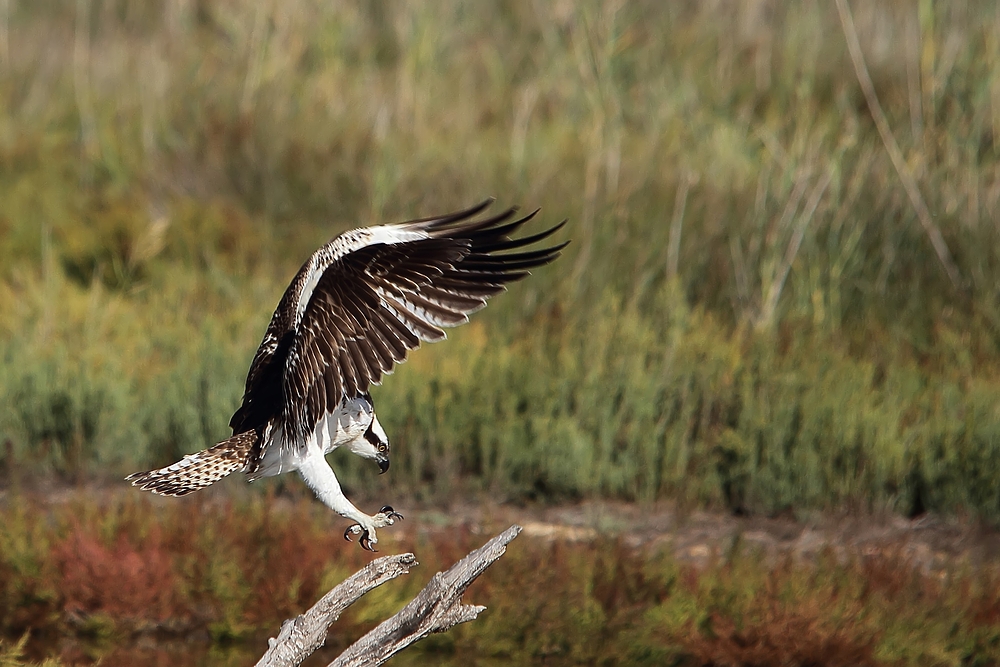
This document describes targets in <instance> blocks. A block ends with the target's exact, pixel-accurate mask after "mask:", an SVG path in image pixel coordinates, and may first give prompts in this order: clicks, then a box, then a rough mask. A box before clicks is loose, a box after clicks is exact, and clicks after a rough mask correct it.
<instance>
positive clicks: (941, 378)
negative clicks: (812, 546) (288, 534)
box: [0, 0, 1000, 609]
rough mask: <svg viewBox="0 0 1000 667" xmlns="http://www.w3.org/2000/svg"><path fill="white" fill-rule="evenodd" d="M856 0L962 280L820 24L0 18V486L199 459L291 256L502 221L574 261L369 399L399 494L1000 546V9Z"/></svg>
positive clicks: (562, 17)
mask: <svg viewBox="0 0 1000 667" xmlns="http://www.w3.org/2000/svg"><path fill="white" fill-rule="evenodd" d="M857 4H858V6H857V7H856V8H855V19H856V22H857V25H858V30H859V33H860V36H861V41H862V45H863V47H864V50H865V53H866V55H867V58H868V66H869V68H870V70H871V74H872V77H873V79H874V80H875V83H876V87H877V89H878V93H879V96H880V99H881V104H882V106H883V108H884V109H885V112H886V114H887V117H888V121H889V125H890V127H891V128H892V131H893V133H894V134H895V137H896V140H897V141H898V143H899V144H900V146H901V148H902V150H903V153H904V157H905V159H906V161H907V165H908V168H909V169H910V170H911V171H912V173H913V175H914V177H915V178H916V181H917V184H918V186H919V188H920V191H921V193H922V196H923V198H924V199H925V200H926V202H927V206H928V207H929V209H930V211H931V212H932V213H933V215H934V217H933V223H934V224H936V225H937V226H938V227H939V228H940V231H941V233H942V234H943V238H944V240H945V242H946V243H947V245H948V248H949V250H950V253H951V255H952V256H953V257H954V261H955V263H956V265H957V267H958V270H959V273H960V275H961V280H962V282H961V285H959V286H955V285H953V284H952V283H951V281H950V280H949V278H948V276H947V274H946V272H945V271H944V269H943V267H942V264H941V262H940V261H939V259H938V255H937V254H936V253H935V251H934V248H933V246H932V244H931V242H930V240H929V239H928V235H927V233H926V232H925V230H924V228H923V227H922V226H921V224H920V223H919V221H918V218H917V216H916V214H915V212H914V208H913V206H912V204H911V202H910V200H909V199H908V197H907V195H906V193H905V192H904V189H903V187H902V186H901V184H900V179H899V177H898V175H897V173H896V172H895V170H894V168H893V166H892V163H891V161H890V160H889V158H888V156H887V154H886V150H885V148H884V146H883V144H882V142H881V140H880V138H879V135H878V133H877V132H876V130H875V126H874V123H873V122H872V119H871V116H870V114H869V111H868V108H867V106H866V104H865V101H864V98H863V97H862V95H861V93H860V89H859V87H858V85H857V81H856V77H855V75H854V71H853V69H852V67H851V64H850V61H849V59H848V57H847V54H846V51H845V47H844V43H845V42H844V38H843V34H842V33H841V30H840V23H839V21H838V19H837V15H836V12H835V10H834V8H833V6H832V5H829V4H828V3H797V2H779V3H766V2H763V1H761V2H744V3H658V2H633V3H613V2H583V3H499V4H495V5H484V4H482V3H468V2H465V3H463V2H459V3H448V4H446V5H437V4H428V3H399V4H393V5H392V6H391V7H390V6H382V5H378V4H376V5H371V6H366V7H368V8H366V9H360V8H355V7H353V6H350V5H347V6H344V5H337V4H334V5H330V4H328V3H313V2H306V1H305V0H292V1H291V2H284V3H280V4H274V3H272V4H268V3H227V2H198V3H179V2H172V1H168V2H142V3H140V2H112V1H110V0H107V1H99V0H81V1H80V2H77V3H76V5H75V6H76V7H77V8H78V9H79V13H74V11H72V9H71V6H70V5H66V4H65V3H47V2H31V3H15V4H14V5H13V6H12V8H11V10H10V12H9V14H6V15H4V16H3V17H0V20H2V23H3V25H2V31H0V32H2V36H3V38H2V39H0V64H2V66H0V202H2V204H0V341H2V344H0V404H2V405H4V406H5V409H4V410H2V411H0V457H2V458H0V465H2V467H3V469H4V470H5V471H6V474H8V475H18V474H38V475H41V474H49V473H56V474H59V475H61V476H63V477H64V478H65V479H69V480H78V479H81V478H83V477H85V476H92V475H107V476H110V477H117V476H119V475H121V474H124V473H127V472H130V471H133V470H136V469H138V468H140V467H144V466H152V465H159V464H164V463H166V462H168V461H170V460H172V459H174V458H175V457H178V456H180V455H181V454H183V453H185V452H189V451H193V450H195V449H199V448H202V447H204V446H206V445H207V444H209V443H211V442H213V441H216V440H218V439H221V438H223V437H225V436H226V435H227V429H226V423H227V422H228V418H229V416H230V414H231V413H232V411H233V410H234V409H235V407H236V406H237V404H238V401H239V398H240V396H241V393H242V382H243V378H244V373H245V371H246V368H247V366H248V365H249V361H250V358H251V356H252V354H253V351H254V350H255V347H256V345H257V343H258V341H259V339H260V336H261V334H262V332H263V329H264V326H265V324H266V322H267V319H268V317H269V316H270V312H271V311H270V309H271V308H272V307H273V306H274V304H276V303H277V300H278V298H279V296H280V294H281V291H282V290H283V289H284V287H285V285H286V284H287V281H288V280H289V278H290V276H291V275H292V274H293V273H294V271H295V270H296V268H297V267H298V265H299V263H300V262H302V261H303V260H304V259H305V258H306V257H307V256H308V254H309V253H310V252H311V251H312V250H313V249H315V248H316V247H317V246H318V245H319V244H321V243H323V242H324V241H326V240H327V239H328V238H329V237H331V236H332V235H334V234H335V233H337V232H339V231H342V230H343V229H345V228H347V227H350V226H354V225H358V224H367V223H372V222H378V221H385V220H397V219H406V218H408V217H414V216H419V215H426V214H430V213H436V212H441V211H444V210H450V209H455V208H459V207H462V206H466V205H469V204H471V203H473V202H476V201H478V200H480V199H482V198H483V197H484V196H486V195H491V194H494V195H499V197H500V200H501V202H500V205H508V204H512V203H522V204H524V205H526V206H530V207H534V206H541V207H542V209H543V214H542V218H543V221H544V222H554V221H556V220H558V219H560V218H562V217H568V218H569V219H570V221H571V224H570V225H569V226H568V227H567V232H566V235H567V236H569V237H571V238H572V239H573V244H572V245H571V246H570V248H569V249H568V251H567V252H566V254H565V256H564V257H563V258H562V259H561V260H559V261H558V262H557V263H556V264H554V265H552V266H550V267H546V268H545V269H544V270H540V271H537V272H536V275H535V276H533V277H532V278H531V279H530V280H528V281H526V282H524V283H522V284H519V285H518V286H516V287H515V288H514V289H512V290H511V293H510V294H507V295H504V296H502V297H499V298H497V299H496V300H495V302H494V303H493V305H492V306H491V307H490V308H488V309H487V310H486V311H484V312H483V313H481V314H479V315H477V316H476V320H475V322H474V323H473V324H472V325H470V326H467V327H465V328H463V329H459V330H456V331H455V332H454V334H453V335H452V340H451V341H450V342H449V343H447V344H445V345H439V346H432V347H429V348H425V349H423V350H421V351H419V352H417V353H415V354H414V356H413V359H412V361H411V362H410V363H408V364H406V365H405V366H403V367H401V368H400V369H399V370H398V371H397V373H396V375H395V376H394V377H392V378H391V379H390V381H389V382H387V383H386V385H385V387H384V388H380V389H377V391H376V399H377V401H378V403H379V407H380V414H381V415H383V416H384V417H383V423H384V424H385V426H386V428H387V430H388V431H389V433H390V436H391V437H392V438H393V440H394V442H395V443H396V447H395V449H394V452H395V461H394V463H393V468H392V475H391V476H392V485H393V490H394V493H403V492H408V493H412V494H415V495H418V496H422V497H424V498H442V497H447V496H449V495H451V494H453V493H455V492H456V491H461V492H462V493H463V494H472V495H474V494H475V493H483V494H485V493H489V494H490V495H491V496H492V497H494V498H498V499H505V498H506V499H529V498H541V499H560V498H577V497H584V496H598V495H600V496H612V497H620V498H626V499H652V498H663V497H668V498H673V499H677V500H678V501H680V502H682V503H685V504H689V505H709V506H714V507H722V508H730V509H733V510H738V511H747V512H765V513H766V512H777V511H786V510H789V509H791V510H794V511H799V510H809V509H815V508H820V509H822V508H829V507H840V506H848V507H854V508H889V509H892V510H894V511H900V512H904V513H906V512H919V511H921V510H923V509H932V510H941V511H962V512H971V513H974V514H976V515H978V516H980V517H982V518H984V519H987V520H989V521H991V522H997V521H1000V491H998V488H1000V485H998V483H997V482H998V480H1000V437H998V436H1000V418H998V416H1000V399H998V396H1000V383H998V381H997V380H996V371H997V369H998V366H1000V364H998V359H1000V298H998V297H1000V280H998V278H1000V262H998V253H997V250H996V249H997V247H998V240H1000V239H998V237H1000V231H998V230H1000V228H998V226H997V224H996V220H997V219H998V212H1000V211H998V206H1000V180H998V178H997V174H998V173H1000V148H998V146H997V144H996V141H995V138H996V137H997V136H1000V87H998V84H997V82H998V81H1000V40H998V39H997V35H998V34H1000V16H998V13H997V12H998V10H997V8H996V6H995V4H994V3H989V2H952V3H931V2H919V3H917V4H916V5H913V4H911V3H905V2H896V3H857ZM351 458H353V457H344V458H342V459H341V460H340V461H339V463H338V466H339V467H338V470H343V471H344V473H343V474H344V476H345V479H346V481H347V484H348V485H350V486H355V487H356V486H358V485H360V484H361V482H362V481H364V482H366V483H368V482H369V481H370V480H371V479H374V471H373V470H371V469H370V468H371V466H370V465H365V463H364V462H362V461H355V460H349V459H351ZM220 576H221V575H220ZM234 604H235V603H234ZM236 608H240V609H241V608H242V607H239V606H238V605H237V607H236Z"/></svg>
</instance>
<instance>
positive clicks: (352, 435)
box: [250, 398, 373, 481]
mask: <svg viewBox="0 0 1000 667" xmlns="http://www.w3.org/2000/svg"><path fill="white" fill-rule="evenodd" d="M372 413H373V409H372V404H371V403H369V402H368V401H367V400H366V399H364V398H353V399H350V400H347V401H344V402H343V403H341V405H340V409H339V410H337V411H335V412H328V413H326V414H325V415H324V416H323V417H322V418H321V419H320V420H319V421H318V422H316V427H315V428H314V429H313V431H312V433H310V434H309V436H308V437H307V438H306V441H305V442H286V441H285V439H284V433H283V429H280V428H270V427H269V428H268V429H267V430H266V431H265V433H264V438H265V441H266V443H267V444H266V445H265V450H264V457H263V459H261V462H260V467H259V468H258V469H257V471H256V472H255V473H253V474H252V475H251V476H250V480H251V481H253V480H255V479H259V478H261V477H273V476H274V475H280V474H282V473H286V472H291V471H292V470H297V469H298V467H299V466H300V465H301V464H302V462H303V461H304V460H305V459H306V457H307V456H309V454H310V452H311V453H312V454H313V455H315V454H316V453H317V452H322V453H323V455H326V454H329V453H330V452H332V451H333V450H335V449H336V448H337V447H340V446H342V445H346V444H347V443H349V442H351V441H352V440H355V439H356V438H360V437H361V436H362V435H364V432H365V431H367V430H368V427H369V426H370V425H371V422H372Z"/></svg>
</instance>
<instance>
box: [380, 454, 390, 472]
mask: <svg viewBox="0 0 1000 667" xmlns="http://www.w3.org/2000/svg"><path fill="white" fill-rule="evenodd" d="M378 469H379V473H378V474H380V475H382V474H384V473H385V471H386V470H388V469H389V458H388V457H386V458H384V459H379V460H378Z"/></svg>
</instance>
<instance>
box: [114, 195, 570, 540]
mask: <svg viewBox="0 0 1000 667" xmlns="http://www.w3.org/2000/svg"><path fill="white" fill-rule="evenodd" d="M492 201H493V200H492V199H490V200H487V201H485V202H483V203H481V204H478V205H476V206H473V207H472V208H470V209H468V210H465V211H460V212H457V213H452V214H449V215H443V216H439V217H434V218H425V219H421V220H413V221H410V222H403V223H398V224H390V225H379V226H376V227H365V228H360V229H355V230H352V231H349V232H345V233H344V234H341V235H340V236H338V237H336V238H335V239H333V240H332V241H330V242H329V243H327V244H326V245H324V246H323V247H322V248H320V249H319V250H317V251H316V252H314V253H313V255H312V256H311V257H310V258H309V259H308V260H307V261H306V263H305V264H304V265H303V266H302V268H301V269H299V272H298V273H297V274H296V275H295V278H294V279H293V280H292V283H291V285H289V286H288V289H287V290H285V294H284V296H282V297H281V301H280V302H279V303H278V307H277V309H275V311H274V315H273V317H272V318H271V323H270V324H269V325H268V327H267V331H266V332H265V334H264V340H263V341H261V344H260V348H259V349H258V350H257V354H256V355H254V358H253V361H252V362H251V364H250V372H249V373H248V375H247V382H246V389H245V391H244V393H243V403H242V405H241V406H240V408H239V409H238V410H237V411H236V414H234V415H233V418H232V420H231V421H230V422H229V426H230V427H231V428H232V429H233V436H232V437H231V438H228V439H226V440H223V441H222V442H220V443H218V444H217V445H215V446H213V447H210V448H208V449H206V450H203V451H200V452H197V453H195V454H189V455H187V456H185V457H184V458H183V459H181V460H180V461H178V462H176V463H174V464H172V465H169V466H167V467H165V468H160V469H158V470H150V471H148V472H139V473H135V474H133V475H129V476H128V477H127V478H126V479H127V480H128V481H130V482H132V484H133V485H134V486H137V487H139V488H140V489H144V490H146V491H152V492H153V493H158V494H160V495H164V496H183V495H187V494H188V493H191V492H192V491H197V490H198V489H200V488H203V487H206V486H209V485H210V484H213V483H215V482H217V481H219V480H220V479H222V478H223V477H225V476H226V475H228V474H230V473H232V472H234V471H236V470H241V471H243V472H244V473H246V474H247V475H248V476H249V478H250V480H251V481H252V480H254V479H258V478H260V477H270V476H272V475H279V474H281V473H284V472H290V471H292V470H298V471H299V474H300V475H302V478H303V479H304V480H305V481H306V484H308V485H309V487H310V488H312V490H313V491H314V492H315V493H316V496H317V497H318V498H319V500H320V501H322V502H323V503H324V504H325V505H327V506H328V507H330V509H332V510H333V511H334V512H337V513H338V514H340V515H341V516H344V517H346V518H348V519H350V520H351V521H354V522H355V523H354V524H352V525H351V526H350V527H349V528H348V529H347V530H346V531H345V533H344V537H345V538H346V539H348V540H350V539H351V535H360V536H361V537H360V540H359V542H360V543H361V546H362V547H364V548H365V549H368V550H370V551H374V550H375V549H374V545H375V544H376V543H377V542H378V539H377V537H376V535H375V531H376V529H377V528H383V527H385V526H390V525H392V523H393V522H394V520H396V519H401V518H402V517H401V516H400V515H399V513H397V512H395V511H394V510H393V509H392V507H390V506H385V507H383V508H382V509H381V510H380V511H379V512H377V513H376V514H374V515H368V514H365V513H363V512H362V511H360V510H359V509H358V508H356V507H355V506H354V505H353V504H352V503H351V502H350V501H349V500H348V499H347V497H346V496H345V495H344V493H343V491H341V488H340V483H339V482H338V481H337V476H336V474H334V472H333V469H332V468H330V466H329V464H328V463H327V461H326V458H325V456H326V454H328V453H330V452H331V451H333V450H334V449H336V448H338V447H347V448H348V449H349V450H350V451H352V452H354V453H355V454H358V455H359V456H362V457H364V458H368V459H374V460H375V461H376V462H377V463H378V466H379V468H380V470H381V471H382V472H385V471H386V470H387V469H388V468H389V440H388V437H387V436H386V433H385V431H384V430H383V429H382V426H381V424H379V421H378V419H377V418H376V417H375V405H374V403H373V402H372V397H371V395H370V394H369V393H368V390H369V387H370V386H371V385H373V384H374V385H377V384H380V383H381V380H382V375H383V374H387V373H391V372H392V370H393V367H394V366H395V365H396V364H397V363H401V362H403V361H405V359H406V355H407V353H408V352H409V351H410V350H412V349H415V348H417V347H419V346H420V342H421V341H439V340H443V339H444V338H445V333H444V331H443V330H442V327H453V326H457V325H459V324H462V323H464V322H467V321H468V319H469V314H470V313H472V312H475V311H477V310H479V309H480V308H482V307H483V306H485V305H486V300H487V299H488V298H489V297H491V296H493V295H495V294H498V293H500V292H502V291H504V290H505V289H506V288H505V287H504V285H505V283H509V282H512V281H514V280H518V279H520V278H523V277H524V276H526V275H528V269H531V268H534V267H537V266H541V265H543V264H547V263H548V262H551V261H552V260H554V259H555V258H556V257H558V256H559V253H560V251H561V250H562V249H563V248H564V247H565V246H566V243H568V241H567V242H563V243H560V244H557V245H552V246H548V247H542V248H534V249H528V246H532V245H534V244H536V243H538V242H540V241H542V240H544V239H546V238H547V237H549V236H551V235H552V234H553V233H555V232H556V231H557V230H558V229H559V228H560V227H562V226H563V224H565V221H563V222H562V223H560V224H558V225H556V226H555V227H552V228H551V229H548V230H546V231H543V232H541V233H538V234H534V235H532V236H525V237H521V238H512V236H513V235H514V233H515V232H516V231H517V230H518V229H519V228H520V227H521V226H522V225H524V223H526V222H527V221H528V220H530V219H531V218H532V217H534V215H535V213H537V210H536V211H535V212H534V213H531V214H529V215H527V216H524V217H522V218H516V216H515V213H516V209H510V210H508V211H504V212H503V213H500V214H499V215H495V216H490V217H478V216H479V214H480V213H482V212H483V211H484V210H485V209H486V207H488V206H489V205H490V204H491V203H492Z"/></svg>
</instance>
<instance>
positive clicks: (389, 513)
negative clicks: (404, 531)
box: [378, 505, 403, 521]
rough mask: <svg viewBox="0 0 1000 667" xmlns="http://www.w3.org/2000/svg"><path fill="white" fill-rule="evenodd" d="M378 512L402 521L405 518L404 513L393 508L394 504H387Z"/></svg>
mask: <svg viewBox="0 0 1000 667" xmlns="http://www.w3.org/2000/svg"><path fill="white" fill-rule="evenodd" d="M378 513H379V514H384V515H385V516H386V517H387V518H389V519H399V520H400V521H402V520H403V515H402V514H400V513H399V512H397V511H396V510H394V509H392V505H386V506H385V507H383V508H382V509H380V510H379V511H378Z"/></svg>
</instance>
